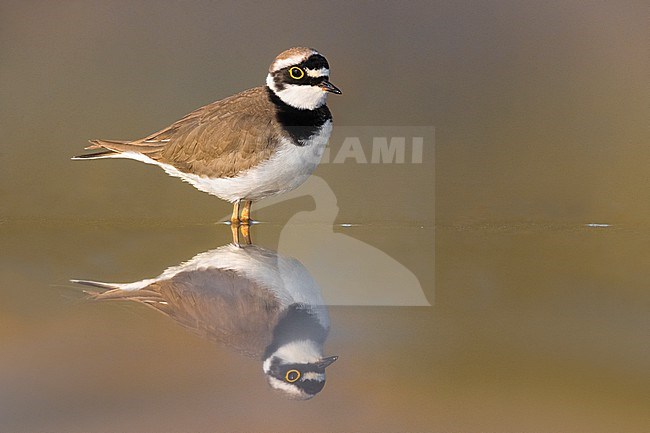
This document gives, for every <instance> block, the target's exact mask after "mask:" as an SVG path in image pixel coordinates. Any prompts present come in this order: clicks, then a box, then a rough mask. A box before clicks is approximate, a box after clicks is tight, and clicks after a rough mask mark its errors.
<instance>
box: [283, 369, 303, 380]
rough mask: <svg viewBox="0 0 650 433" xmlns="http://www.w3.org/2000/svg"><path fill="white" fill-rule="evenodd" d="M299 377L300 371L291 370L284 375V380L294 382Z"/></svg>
mask: <svg viewBox="0 0 650 433" xmlns="http://www.w3.org/2000/svg"><path fill="white" fill-rule="evenodd" d="M298 379H300V372H299V371H298V370H289V371H287V374H285V375H284V380H286V381H287V382H289V383H294V382H295V381H296V380H298Z"/></svg>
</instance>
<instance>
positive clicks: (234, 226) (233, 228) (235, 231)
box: [230, 224, 240, 247]
mask: <svg viewBox="0 0 650 433" xmlns="http://www.w3.org/2000/svg"><path fill="white" fill-rule="evenodd" d="M230 231H231V232H232V243H233V244H234V245H236V246H238V247H239V246H240V244H239V225H238V224H230Z"/></svg>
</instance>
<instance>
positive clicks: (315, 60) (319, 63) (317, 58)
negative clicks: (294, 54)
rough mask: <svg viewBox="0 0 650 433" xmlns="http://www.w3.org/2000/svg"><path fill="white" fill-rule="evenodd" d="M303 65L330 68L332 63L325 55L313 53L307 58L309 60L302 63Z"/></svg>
mask: <svg viewBox="0 0 650 433" xmlns="http://www.w3.org/2000/svg"><path fill="white" fill-rule="evenodd" d="M301 66H303V67H305V68H308V69H320V68H326V69H329V68H330V65H329V63H327V60H326V59H325V57H323V56H321V55H320V54H312V55H311V56H309V58H307V60H305V61H304V62H302V63H301Z"/></svg>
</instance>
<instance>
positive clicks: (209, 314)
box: [93, 268, 280, 358]
mask: <svg viewBox="0 0 650 433" xmlns="http://www.w3.org/2000/svg"><path fill="white" fill-rule="evenodd" d="M93 295H94V297H95V298H96V299H122V300H132V301H136V302H141V303H143V304H145V305H147V306H149V307H152V308H154V309H155V310H158V311H160V312H161V313H163V314H165V315H167V316H169V317H170V318H172V319H173V320H174V321H176V322H177V323H179V324H181V325H183V326H184V327H186V328H188V329H190V330H191V331H193V332H194V333H196V334H199V335H200V336H202V337H204V338H207V339H209V340H211V341H215V342H218V343H222V344H226V345H228V346H230V347H233V348H234V349H236V350H237V351H239V352H241V353H243V354H245V355H248V356H253V357H256V358H259V357H261V355H262V353H263V352H264V349H265V348H266V346H267V345H268V344H269V343H270V342H271V338H272V333H273V328H274V327H275V325H276V323H277V321H278V318H279V317H278V316H279V313H280V304H279V303H278V300H277V298H275V297H274V296H273V295H271V293H270V292H269V291H268V290H266V289H264V288H263V287H260V286H259V285H257V284H256V283H254V282H253V281H251V280H249V279H247V278H243V277H242V276H240V275H238V274H236V273H235V272H234V271H230V270H221V269H215V268H210V269H202V270H197V271H190V272H181V273H179V274H176V275H175V276H174V277H172V278H171V279H169V280H163V281H158V282H154V283H152V284H150V285H149V286H147V287H145V288H142V289H140V290H136V291H126V290H121V289H113V290H109V291H106V292H103V293H95V294H93Z"/></svg>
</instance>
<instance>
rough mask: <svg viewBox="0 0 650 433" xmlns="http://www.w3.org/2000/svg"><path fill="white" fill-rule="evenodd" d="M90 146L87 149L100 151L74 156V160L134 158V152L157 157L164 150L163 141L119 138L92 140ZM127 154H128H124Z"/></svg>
mask: <svg viewBox="0 0 650 433" xmlns="http://www.w3.org/2000/svg"><path fill="white" fill-rule="evenodd" d="M90 143H92V144H91V145H90V146H87V147H85V150H96V149H99V151H98V152H93V153H87V154H84V155H77V156H73V157H72V159H73V160H82V159H101V158H121V157H124V158H133V157H132V156H131V155H133V154H141V155H145V156H148V157H150V158H153V159H156V156H158V155H159V154H160V152H161V151H162V149H163V147H164V144H163V142H155V143H152V142H142V143H140V142H132V141H119V140H90ZM122 154H126V155H122Z"/></svg>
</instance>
